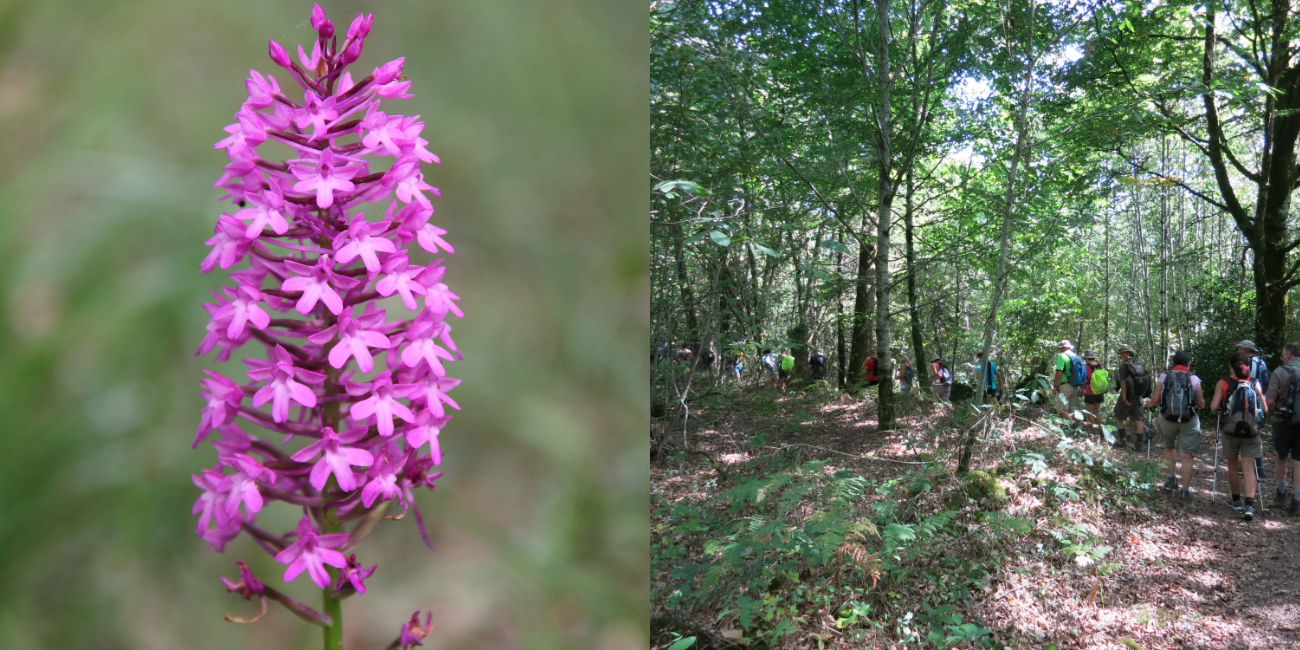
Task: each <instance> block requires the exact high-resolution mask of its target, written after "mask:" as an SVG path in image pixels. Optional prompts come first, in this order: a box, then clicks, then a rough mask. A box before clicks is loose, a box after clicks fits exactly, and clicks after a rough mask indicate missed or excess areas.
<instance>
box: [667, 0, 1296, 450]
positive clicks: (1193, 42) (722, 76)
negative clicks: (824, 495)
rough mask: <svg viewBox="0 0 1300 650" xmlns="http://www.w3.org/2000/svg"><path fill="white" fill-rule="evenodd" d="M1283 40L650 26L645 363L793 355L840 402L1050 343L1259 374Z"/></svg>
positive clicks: (709, 23) (1269, 341) (1078, 17)
mask: <svg viewBox="0 0 1300 650" xmlns="http://www.w3.org/2000/svg"><path fill="white" fill-rule="evenodd" d="M1298 21H1300V19H1297V18H1296V17H1295V16H1294V15H1293V14H1292V13H1290V12H1285V11H1283V12H1265V11H1263V10H1261V9H1259V8H1258V7H1257V6H1256V5H1255V4H1252V3H1243V2H1236V3H1234V2H1229V3H1225V4H1212V5H1206V4H1203V3H1178V2H1175V3H1166V4H1159V5H1157V4H1145V5H1144V4H1141V3H1113V2H1112V3H1093V2H1070V1H1065V2H1052V3H1038V2H1031V1H1028V0H1007V1H1006V2H977V1H964V0H958V1H948V0H879V1H878V2H876V3H874V4H872V3H859V2H825V1H822V0H789V1H784V2H751V1H728V2H693V1H677V2H667V1H665V2H656V3H654V4H653V9H652V23H651V30H652V40H651V48H652V49H651V135H650V138H651V179H650V180H651V196H652V199H651V209H652V213H651V236H652V250H651V256H652V265H653V275H652V278H653V280H652V308H651V318H652V340H651V346H652V350H651V352H652V355H653V353H655V351H656V350H658V349H659V348H665V347H666V346H671V347H672V348H673V349H680V348H682V347H685V348H688V349H691V350H695V351H701V350H706V349H711V350H714V351H715V353H716V354H717V355H718V357H719V358H722V357H724V356H727V355H728V354H729V353H731V352H734V351H735V350H738V349H742V348H743V349H746V350H749V349H753V350H754V351H755V352H758V351H760V348H765V347H773V348H779V347H782V346H789V347H791V349H792V351H793V354H794V355H795V357H796V359H797V360H798V363H799V365H800V367H801V368H804V367H805V366H804V364H805V363H806V358H807V355H808V349H809V348H810V347H816V348H819V349H820V350H822V351H823V353H824V354H825V356H826V357H827V358H828V361H829V367H830V368H831V378H832V380H834V381H836V382H838V384H839V385H841V386H845V385H848V384H851V383H853V381H855V380H856V379H858V378H859V377H858V374H859V373H857V372H855V370H856V369H859V368H861V367H862V364H863V363H864V361H865V360H866V359H867V358H868V357H871V356H873V355H878V357H879V359H880V363H881V368H880V372H882V373H883V374H885V375H887V376H888V375H889V373H891V372H893V371H894V366H895V365H896V364H897V363H899V362H900V361H901V360H908V361H910V362H911V363H912V364H913V365H914V366H915V367H916V370H917V372H918V373H919V374H920V375H921V376H920V377H919V378H918V380H919V381H920V382H921V383H922V384H924V382H925V381H926V373H927V371H928V368H927V367H926V366H927V363H926V362H928V361H929V360H930V358H931V357H933V356H936V355H942V356H943V357H944V359H945V360H949V362H950V363H955V364H959V365H960V364H970V363H973V362H974V361H975V355H976V353H978V352H985V353H987V354H988V355H990V356H989V358H992V359H994V360H995V361H996V363H998V364H999V365H1000V366H1001V367H1003V368H1004V369H1006V370H1013V369H1014V370H1016V371H1019V372H1024V371H1028V370H1030V369H1031V368H1033V367H1035V366H1036V365H1037V364H1039V363H1046V362H1047V361H1048V360H1049V359H1050V358H1051V355H1052V354H1054V352H1055V342H1056V341H1058V340H1060V339H1070V340H1072V341H1073V342H1074V344H1075V345H1076V349H1079V350H1083V349H1085V348H1086V349H1090V350H1094V351H1095V353H1096V354H1097V355H1100V356H1101V358H1102V359H1109V361H1108V363H1113V362H1114V361H1115V357H1114V353H1115V350H1116V348H1117V346H1118V345H1120V344H1128V345H1131V346H1133V347H1134V348H1135V349H1136V351H1137V357H1138V358H1139V359H1142V360H1143V361H1144V363H1149V364H1154V365H1155V367H1164V366H1165V364H1166V363H1167V359H1168V355H1169V353H1170V352H1171V351H1173V350H1175V349H1189V350H1191V351H1193V355H1194V357H1195V358H1197V359H1198V360H1204V361H1205V362H1211V363H1212V364H1213V365H1214V366H1215V367H1217V366H1218V365H1220V364H1221V361H1222V359H1223V358H1224V357H1225V356H1226V355H1227V354H1228V353H1230V352H1231V351H1232V343H1233V342H1235V341H1237V340H1239V339H1242V338H1251V339H1252V340H1254V341H1255V342H1256V343H1257V344H1258V347H1259V349H1260V351H1261V353H1262V356H1264V357H1265V358H1266V359H1268V360H1269V365H1271V366H1276V365H1277V364H1278V363H1280V352H1281V348H1282V345H1283V343H1284V342H1285V341H1286V340H1290V339H1292V338H1294V337H1295V330H1294V328H1293V327H1291V326H1289V325H1288V323H1290V322H1292V321H1293V320H1294V319H1293V318H1292V315H1293V311H1294V310H1293V308H1292V307H1291V305H1290V303H1289V302H1288V295H1289V294H1290V292H1291V290H1292V289H1293V288H1294V287H1295V286H1296V284H1297V283H1300V274H1298V273H1297V271H1298V263H1297V262H1296V260H1295V259H1294V257H1293V255H1292V252H1293V249H1294V248H1295V247H1296V245H1297V244H1298V243H1300V239H1298V238H1297V227H1296V224H1295V220H1293V219H1291V218H1290V204H1291V194H1292V192H1293V191H1294V188H1295V186H1296V183H1297V175H1296V167H1295V146H1296V136H1297V133H1298V132H1300V67H1297V63H1296V61H1295V60H1294V58H1293V53H1294V50H1295V44H1294V36H1295V32H1296V30H1297V24H1298ZM755 352H750V354H751V355H752V354H754V353H755ZM751 358H752V356H751ZM918 360H920V361H921V362H920V363H918V362H917V361H918ZM886 383H889V382H886ZM879 400H880V409H881V420H880V427H881V428H882V429H889V428H891V426H892V420H893V411H892V400H893V396H892V390H891V387H889V386H885V385H882V386H881V391H880V395H879Z"/></svg>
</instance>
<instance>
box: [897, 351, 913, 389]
mask: <svg viewBox="0 0 1300 650" xmlns="http://www.w3.org/2000/svg"><path fill="white" fill-rule="evenodd" d="M915 378H916V369H915V368H913V367H912V364H910V363H908V362H907V359H903V362H902V363H901V364H899V365H898V377H897V379H898V384H899V386H901V387H902V391H903V394H904V395H906V394H908V393H910V392H912V381H913V380H914V379H915Z"/></svg>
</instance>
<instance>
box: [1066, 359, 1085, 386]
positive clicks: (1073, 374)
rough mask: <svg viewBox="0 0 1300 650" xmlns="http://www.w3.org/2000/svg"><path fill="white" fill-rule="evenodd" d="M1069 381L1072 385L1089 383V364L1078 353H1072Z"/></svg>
mask: <svg viewBox="0 0 1300 650" xmlns="http://www.w3.org/2000/svg"><path fill="white" fill-rule="evenodd" d="M1069 382H1070V385H1071V386H1082V385H1084V384H1086V383H1088V364H1087V363H1085V362H1084V360H1083V357H1080V356H1079V355H1077V354H1072V355H1070V376H1069Z"/></svg>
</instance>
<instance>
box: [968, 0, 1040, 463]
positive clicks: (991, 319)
mask: <svg viewBox="0 0 1300 650" xmlns="http://www.w3.org/2000/svg"><path fill="white" fill-rule="evenodd" d="M1035 9H1037V5H1036V4H1035V2H1034V0H1030V3H1029V25H1028V30H1027V31H1028V34H1029V37H1028V39H1027V43H1026V45H1025V51H1026V52H1027V54H1028V56H1027V57H1026V58H1027V59H1028V61H1029V65H1028V68H1027V69H1026V70H1025V87H1024V89H1023V90H1022V91H1021V94H1020V110H1019V114H1018V115H1017V124H1016V147H1015V149H1014V150H1013V151H1012V154H1011V164H1010V165H1009V166H1008V167H1007V192H1006V194H1005V197H1004V199H1003V205H1002V240H1001V242H1000V243H999V245H998V272H997V275H996V276H994V278H993V299H992V301H991V304H990V305H989V316H988V320H986V321H984V347H983V351H984V362H983V363H981V364H980V365H979V367H978V368H977V369H976V370H977V373H976V376H975V386H976V389H975V390H976V396H977V399H978V400H979V402H980V403H981V404H983V403H984V398H985V392H986V391H985V387H986V385H987V382H986V381H985V379H984V376H985V373H986V372H987V370H985V368H986V366H985V365H984V364H985V363H988V362H989V361H990V360H992V358H993V335H994V334H996V333H997V326H998V306H999V305H1000V304H1001V303H1002V287H1003V284H1004V282H1005V280H1006V273H1007V257H1008V254H1009V253H1010V248H1011V246H1010V242H1011V221H1012V218H1013V217H1014V216H1015V210H1014V205H1015V204H1014V200H1015V191H1016V170H1017V168H1018V164H1019V161H1020V157H1021V155H1022V154H1023V155H1025V156H1026V158H1027V157H1028V154H1027V152H1026V148H1025V144H1026V140H1027V139H1028V136H1029V122H1028V119H1027V118H1028V116H1029V98H1030V92H1031V91H1032V89H1033V78H1034V63H1035V61H1036V60H1037V59H1036V58H1035V57H1034V15H1035ZM1026 164H1028V163H1026ZM976 428H977V427H971V428H970V430H969V431H968V432H967V433H966V441H965V444H963V446H962V450H961V457H960V458H959V459H958V461H957V473H959V474H961V473H965V472H966V470H968V469H970V459H971V454H972V453H974V450H975V437H976V435H977V434H976V431H975V430H976Z"/></svg>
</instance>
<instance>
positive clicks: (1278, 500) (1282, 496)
mask: <svg viewBox="0 0 1300 650" xmlns="http://www.w3.org/2000/svg"><path fill="white" fill-rule="evenodd" d="M1289 498H1291V493H1290V492H1277V493H1274V495H1273V507H1274V508H1284V507H1286V502H1287V499H1289Z"/></svg>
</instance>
